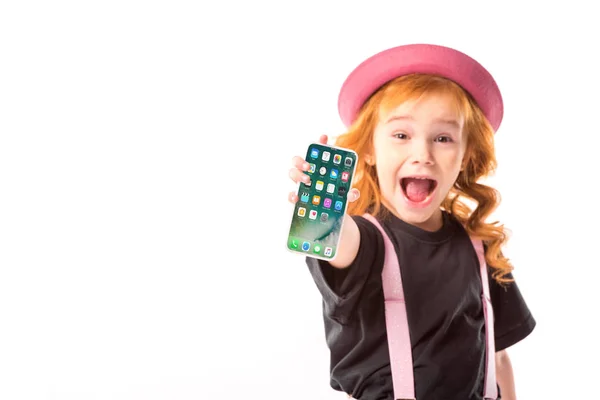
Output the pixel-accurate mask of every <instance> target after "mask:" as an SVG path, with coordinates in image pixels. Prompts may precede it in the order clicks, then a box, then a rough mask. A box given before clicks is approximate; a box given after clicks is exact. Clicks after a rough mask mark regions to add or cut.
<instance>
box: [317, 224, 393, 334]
mask: <svg viewBox="0 0 600 400" xmlns="http://www.w3.org/2000/svg"><path fill="white" fill-rule="evenodd" d="M347 218H348V217H347ZM350 218H353V219H354V221H355V222H356V224H357V225H358V230H359V232H360V245H359V249H358V253H357V255H356V258H355V259H354V262H353V263H352V264H351V265H350V266H348V267H347V268H336V267H333V266H332V265H331V264H329V262H327V261H325V260H320V259H316V258H312V257H306V264H307V265H308V269H309V271H310V274H311V275H312V277H313V279H314V281H315V284H316V285H317V288H318V289H319V292H320V293H321V295H322V297H323V306H324V312H325V315H326V316H327V317H329V318H332V319H334V320H336V321H338V322H339V323H341V324H345V323H346V322H347V321H348V320H349V319H350V318H351V316H352V314H353V311H354V309H355V307H356V304H357V303H358V301H359V299H360V296H361V294H362V292H363V289H364V287H365V286H366V285H367V284H368V282H369V280H371V279H372V278H373V277H374V274H381V271H382V269H383V260H384V245H383V238H382V236H381V232H379V230H378V229H377V228H376V227H375V226H374V225H373V224H372V223H371V222H369V221H368V220H366V219H365V218H363V217H360V216H351V217H350Z"/></svg>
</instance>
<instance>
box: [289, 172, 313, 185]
mask: <svg viewBox="0 0 600 400" xmlns="http://www.w3.org/2000/svg"><path fill="white" fill-rule="evenodd" d="M289 176H290V179H291V180H293V181H294V183H298V182H304V183H306V184H308V183H309V182H310V176H308V175H306V174H305V173H304V172H302V171H300V170H299V169H298V168H290V172H289Z"/></svg>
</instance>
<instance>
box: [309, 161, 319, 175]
mask: <svg viewBox="0 0 600 400" xmlns="http://www.w3.org/2000/svg"><path fill="white" fill-rule="evenodd" d="M308 165H310V168H309V169H308V173H309V174H312V173H313V172H315V169H316V168H317V165H316V164H313V163H310V164H308Z"/></svg>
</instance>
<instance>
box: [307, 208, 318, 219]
mask: <svg viewBox="0 0 600 400" xmlns="http://www.w3.org/2000/svg"><path fill="white" fill-rule="evenodd" d="M308 218H310V219H317V211H316V210H310V213H308Z"/></svg>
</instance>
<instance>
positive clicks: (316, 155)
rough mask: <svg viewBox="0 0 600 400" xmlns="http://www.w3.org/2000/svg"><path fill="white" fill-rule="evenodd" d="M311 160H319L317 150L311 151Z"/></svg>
mask: <svg viewBox="0 0 600 400" xmlns="http://www.w3.org/2000/svg"><path fill="white" fill-rule="evenodd" d="M310 156H311V157H312V158H319V149H312V150H311V152H310Z"/></svg>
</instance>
